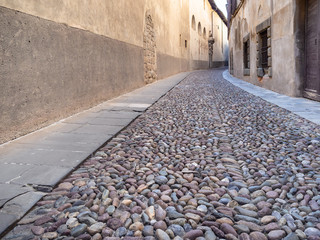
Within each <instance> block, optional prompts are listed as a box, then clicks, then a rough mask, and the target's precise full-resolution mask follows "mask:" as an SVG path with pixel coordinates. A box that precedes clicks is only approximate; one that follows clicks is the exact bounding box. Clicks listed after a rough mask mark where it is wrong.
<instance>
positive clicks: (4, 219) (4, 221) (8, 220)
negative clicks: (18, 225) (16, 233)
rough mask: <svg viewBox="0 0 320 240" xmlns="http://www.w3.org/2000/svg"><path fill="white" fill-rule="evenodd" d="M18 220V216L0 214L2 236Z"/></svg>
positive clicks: (0, 232)
mask: <svg viewBox="0 0 320 240" xmlns="http://www.w3.org/2000/svg"><path fill="white" fill-rule="evenodd" d="M17 220H18V217H17V216H16V215H12V214H8V213H3V212H0V235H1V234H2V233H3V232H5V231H6V230H7V228H9V227H10V226H11V225H12V224H14V223H15V222H16V221H17Z"/></svg>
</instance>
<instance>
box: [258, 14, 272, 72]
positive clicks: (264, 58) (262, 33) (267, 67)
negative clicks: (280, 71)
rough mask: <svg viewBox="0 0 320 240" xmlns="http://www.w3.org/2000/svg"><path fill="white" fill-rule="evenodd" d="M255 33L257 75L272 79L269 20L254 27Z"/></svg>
mask: <svg viewBox="0 0 320 240" xmlns="http://www.w3.org/2000/svg"><path fill="white" fill-rule="evenodd" d="M256 32H257V37H258V39H257V56H258V59H257V75H258V77H263V76H264V75H266V74H268V75H269V77H272V56H271V18H269V19H267V20H265V21H264V22H262V23H260V24H259V25H258V26H257V27H256Z"/></svg>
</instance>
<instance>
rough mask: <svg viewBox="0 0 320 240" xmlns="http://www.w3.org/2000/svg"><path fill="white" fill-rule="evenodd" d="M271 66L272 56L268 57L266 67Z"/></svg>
mask: <svg viewBox="0 0 320 240" xmlns="http://www.w3.org/2000/svg"><path fill="white" fill-rule="evenodd" d="M271 66H272V57H268V67H271Z"/></svg>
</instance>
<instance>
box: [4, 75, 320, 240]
mask: <svg viewBox="0 0 320 240" xmlns="http://www.w3.org/2000/svg"><path fill="white" fill-rule="evenodd" d="M222 73H223V70H213V71H201V72H195V73H192V74H190V75H189V76H188V77H186V78H185V79H184V81H182V82H181V83H180V84H179V85H177V86H176V87H175V88H173V89H172V90H171V91H170V92H168V93H167V94H166V95H165V96H164V97H163V98H161V99H160V100H159V101H157V102H156V103H155V104H154V105H152V106H151V107H150V108H148V109H147V111H146V112H144V113H143V114H141V115H140V116H138V117H137V118H136V119H135V120H134V121H133V122H131V123H130V124H129V125H128V127H126V128H125V129H122V130H121V131H120V132H118V133H117V134H116V136H115V137H114V138H112V139H110V141H109V142H108V143H106V145H104V146H103V147H102V148H100V149H99V150H98V151H96V152H95V153H93V154H92V155H91V156H90V157H89V158H88V159H87V160H86V161H84V162H83V163H82V164H81V165H80V166H79V168H77V169H76V170H75V171H73V172H72V173H71V174H70V175H68V176H67V177H66V178H64V179H63V180H62V181H61V182H60V183H59V185H58V186H57V187H56V188H53V189H52V191H50V190H51V189H50V187H51V186H52V185H43V184H41V183H39V184H38V185H39V188H40V189H44V190H48V191H50V192H49V193H47V194H46V196H44V197H43V198H42V199H41V200H40V201H39V202H37V205H36V207H35V208H33V209H32V210H31V211H30V212H29V213H28V214H27V215H26V216H25V217H24V218H23V219H22V220H20V221H19V223H18V224H17V225H16V227H15V228H14V229H13V230H12V231H11V232H9V233H8V234H7V235H6V236H5V237H4V239H6V240H7V239H102V238H103V239H106V240H107V239H109V240H113V239H126V240H140V239H146V240H153V239H158V240H167V239H175V240H179V239H182V238H184V239H197V240H203V239H205V240H209V239H210V240H211V239H213V240H214V239H251V240H267V239H271V240H278V239H282V238H284V239H286V240H288V239H291V240H292V239H307V238H308V239H320V224H319V223H320V207H319V204H320V195H319V191H320V187H319V183H320V163H319V161H320V128H319V125H317V124H315V123H312V122H309V121H308V120H306V119H304V118H301V117H299V116H297V115H296V114H293V113H292V112H290V111H287V110H285V109H283V108H280V107H278V106H276V105H274V104H272V103H270V102H267V101H264V100H263V99H261V98H259V97H256V96H254V95H252V94H250V93H248V92H246V91H243V90H242V89H240V88H238V87H236V86H234V85H232V84H230V83H229V82H228V81H226V80H224V79H223V77H222ZM180 79H181V78H180ZM177 82H179V80H177ZM168 89H169V88H168ZM153 90H157V88H153ZM259 91H260V90H259ZM140 94H142V93H141V92H140ZM140 97H141V99H144V97H143V96H142V95H140ZM128 103H129V104H132V100H131V101H128ZM139 103H141V102H139ZM133 105H134V106H133ZM131 106H132V107H138V106H137V105H135V104H132V105H131ZM113 107H115V108H116V109H122V110H124V108H126V106H124V105H123V104H122V103H121V102H116V103H114V105H113ZM126 110H128V109H126ZM136 110H139V109H136ZM108 111H110V110H108ZM120 119H121V118H120ZM66 121H68V120H66ZM97 121H98V120H97ZM84 122H87V120H86V121H83V120H81V118H80V119H77V120H75V121H73V120H72V121H71V122H69V123H67V124H71V125H72V124H80V123H84ZM98 122H99V123H101V122H100V120H99V121H98ZM96 123H97V122H96ZM81 129H83V128H81ZM86 132H87V133H89V134H90V131H89V130H85V131H84V132H82V131H81V132H80V133H79V134H83V133H86ZM93 132H94V133H96V132H98V133H99V129H93ZM92 135H94V134H92ZM86 136H87V135H85V134H84V135H82V136H79V140H78V141H79V143H81V141H83V139H85V138H86ZM45 140H46V139H44V141H45ZM88 142H90V141H88ZM61 145H63V146H66V145H68V142H67V140H66V141H65V142H63V144H61ZM83 146H84V147H85V146H86V144H84V145H83ZM47 155H50V154H48V153H47ZM75 155H76V154H75ZM22 157H23V156H22ZM69 158H70V159H72V158H73V153H70V152H69V155H67V156H66V157H65V159H66V160H64V161H62V162H63V165H62V167H65V166H67V165H64V164H65V162H69ZM70 161H71V162H72V160H70ZM52 165H53V164H52ZM48 166H49V164H48ZM50 166H51V165H50ZM53 166H56V165H53ZM34 177H36V176H34ZM35 185H37V184H35ZM28 193H33V192H28ZM22 196H23V195H22ZM27 198H28V196H24V198H22V199H20V201H21V202H23V200H27ZM14 208H15V205H13V204H12V205H11V209H14ZM9 209H10V208H9ZM8 213H10V212H7V214H8Z"/></svg>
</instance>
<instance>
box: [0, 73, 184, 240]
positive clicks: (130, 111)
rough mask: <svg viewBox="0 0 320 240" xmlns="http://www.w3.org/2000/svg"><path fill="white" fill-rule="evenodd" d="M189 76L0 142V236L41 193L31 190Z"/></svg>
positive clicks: (53, 180)
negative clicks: (11, 139) (22, 135)
mask: <svg viewBox="0 0 320 240" xmlns="http://www.w3.org/2000/svg"><path fill="white" fill-rule="evenodd" d="M189 74H190V73H189V72H186V73H180V74H177V75H174V76H171V77H169V78H166V79H163V80H160V81H157V82H155V83H152V84H149V85H146V86H144V87H142V88H140V89H137V90H135V91H132V92H130V93H126V94H124V95H121V96H119V97H117V98H114V99H111V100H109V101H106V102H104V103H101V104H99V105H97V106H95V107H93V108H91V109H88V110H87V111H84V112H81V113H78V114H75V115H74V116H71V117H69V118H66V119H64V120H61V121H59V122H57V123H55V124H52V125H50V126H48V127H45V128H43V129H41V130H39V131H36V132H34V133H31V134H28V135H26V136H24V137H21V138H18V139H16V140H14V141H11V142H8V143H5V144H2V145H0V193H1V194H0V236H1V234H2V233H3V232H4V231H5V230H6V229H7V228H8V227H9V226H11V224H13V223H14V222H16V221H17V220H19V218H21V217H22V216H23V215H24V214H25V213H26V212H27V211H28V210H29V209H30V208H31V207H32V206H33V205H34V204H35V203H36V202H37V201H38V200H39V199H40V198H41V197H42V196H43V193H42V192H37V190H39V189H41V187H42V190H43V189H47V190H48V189H49V190H50V189H51V188H52V187H54V186H55V185H56V184H57V183H58V182H59V181H60V180H61V179H62V178H64V177H65V176H66V175H67V174H68V173H70V172H71V171H72V170H74V169H75V168H76V167H77V166H78V165H79V164H80V163H81V162H82V161H84V160H85V159H86V158H87V157H89V156H90V155H91V154H92V153H93V152H95V151H96V150H97V149H98V148H99V147H101V146H102V145H103V144H104V143H106V142H107V141H108V140H110V139H111V138H112V136H114V135H115V134H116V133H118V132H119V131H121V130H122V129H123V128H125V127H126V126H127V125H128V124H130V123H131V122H132V121H133V120H134V119H135V118H137V117H138V116H139V115H141V113H142V112H144V111H145V110H146V109H147V108H148V107H150V106H151V105H152V104H153V103H155V102H156V101H157V100H158V99H159V98H160V97H161V96H163V95H164V94H166V93H167V92H168V91H169V90H170V89H171V88H173V87H174V86H175V85H176V84H178V83H179V82H180V81H182V80H183V79H184V78H185V77H186V76H188V75H189ZM24 186H29V187H24ZM39 186H40V188H39ZM14 206H16V207H14ZM13 209H15V210H14V211H13Z"/></svg>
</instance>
